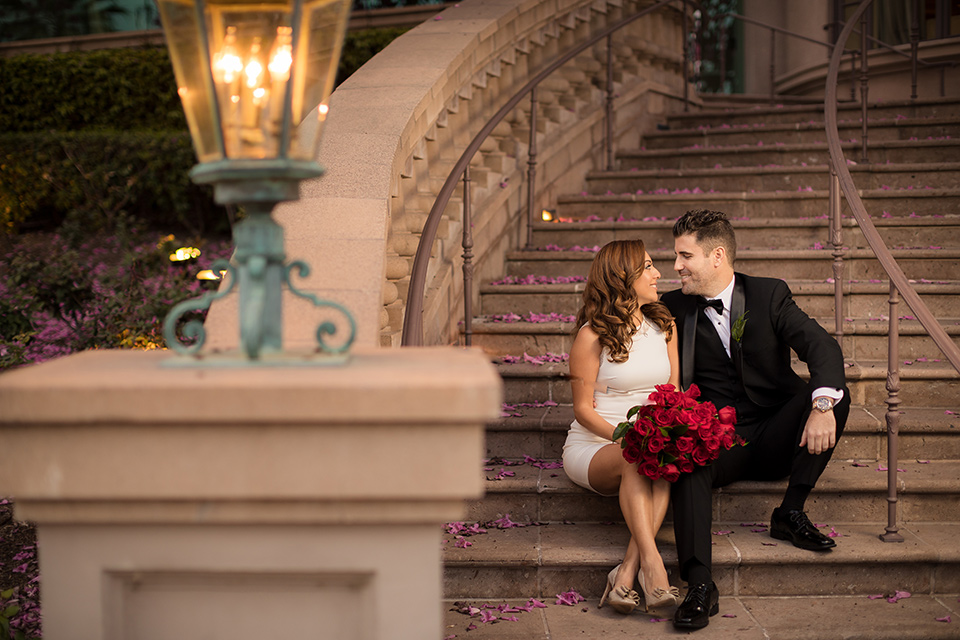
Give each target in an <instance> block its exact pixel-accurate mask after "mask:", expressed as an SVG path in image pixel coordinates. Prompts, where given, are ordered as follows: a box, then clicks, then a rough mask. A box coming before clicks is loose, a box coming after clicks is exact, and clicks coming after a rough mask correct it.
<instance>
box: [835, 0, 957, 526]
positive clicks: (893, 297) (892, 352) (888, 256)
mask: <svg viewBox="0 0 960 640" xmlns="http://www.w3.org/2000/svg"><path fill="white" fill-rule="evenodd" d="M872 2H873V0H863V2H861V3H860V5H859V6H858V7H857V9H856V11H854V13H853V15H852V16H851V17H850V19H849V21H848V23H847V24H846V25H845V26H844V28H843V31H842V32H841V34H840V37H839V38H838V42H846V40H847V38H849V37H850V34H851V33H852V32H853V30H854V27H855V25H856V22H857V21H858V20H861V21H862V22H863V21H865V16H864V14H865V11H866V9H867V7H868V6H869V5H870V4H871V3H872ZM860 35H861V49H862V53H861V56H860V58H861V62H860V64H861V103H862V105H863V107H862V108H863V110H864V115H863V123H864V126H866V108H867V88H866V86H867V56H866V55H863V54H864V53H865V52H866V48H867V47H866V41H867V38H866V29H865V25H864V24H861V28H860ZM840 58H841V52H840V50H839V49H835V50H834V52H833V55H831V57H830V66H829V69H828V71H827V83H826V87H825V97H824V118H825V122H826V134H827V145H828V148H829V151H830V164H831V176H832V180H831V194H832V193H833V191H834V189H835V187H834V183H835V182H838V183H839V190H842V191H843V195H844V197H845V198H846V200H847V204H848V205H849V207H850V210H851V212H852V213H853V216H854V218H855V219H856V221H857V224H858V225H859V226H860V230H861V232H862V233H863V235H864V238H866V240H867V243H868V244H869V245H870V248H871V249H872V250H873V252H874V254H875V255H876V257H877V260H879V262H880V265H881V266H882V267H883V269H884V271H885V272H886V274H887V276H888V277H889V280H890V300H889V303H890V320H889V323H890V324H889V333H888V338H889V352H888V357H887V361H888V364H887V392H888V397H887V400H886V404H887V412H886V416H885V418H886V425H887V437H888V446H887V456H888V460H887V465H888V467H887V469H888V471H887V474H888V475H887V507H888V508H887V527H886V531H885V533H883V534H881V536H880V538H881V539H882V540H884V541H886V542H902V541H903V536H902V535H900V533H899V532H898V527H897V514H896V508H897V459H898V432H899V421H900V416H899V411H898V407H899V405H900V399H899V392H900V368H899V364H900V363H899V353H898V350H899V317H898V315H897V305H898V304H899V298H900V296H901V295H902V296H903V299H904V300H905V301H906V303H907V304H908V305H909V306H910V309H911V310H912V311H913V314H914V316H915V317H916V318H917V319H918V320H919V321H920V324H921V325H922V326H923V328H924V329H925V330H926V331H927V333H928V334H929V335H930V337H931V338H933V341H934V342H935V343H936V345H937V347H939V348H940V350H941V351H942V352H943V354H944V355H945V356H946V358H947V360H948V361H949V362H950V364H951V365H953V367H954V369H956V370H957V371H958V372H960V348H958V347H957V345H955V344H954V343H953V341H952V340H951V339H950V336H949V335H947V332H946V331H945V330H944V329H943V327H942V326H941V325H940V323H939V322H938V321H937V319H936V318H935V317H934V315H933V313H931V312H930V310H929V309H928V308H927V306H926V304H924V302H923V301H922V300H921V299H920V296H919V295H918V294H917V292H916V291H915V290H914V289H913V287H912V286H911V284H910V282H909V281H908V280H907V277H906V276H905V275H904V273H903V270H902V269H901V268H900V265H899V264H897V261H896V259H895V258H894V257H893V254H892V253H890V250H889V249H888V248H887V246H886V243H885V242H884V240H883V238H882V237H881V236H880V233H879V232H878V231H877V228H876V227H875V226H874V224H873V221H872V220H871V219H870V215H869V214H868V213H867V210H866V208H865V207H864V205H863V201H862V200H861V199H860V195H859V194H858V193H857V188H856V186H855V185H854V183H853V178H852V177H851V175H850V171H849V169H848V168H847V160H846V157H845V156H844V154H843V148H842V146H841V142H840V133H839V131H838V128H837V76H838V74H839V71H840ZM865 142H866V141H865V140H864V144H865ZM832 207H834V211H833V212H832V213H833V215H834V225H836V226H835V227H834V228H833V229H832V234H831V235H832V236H833V240H834V246H835V248H836V249H837V250H839V245H840V238H839V225H838V222H839V220H837V219H836V218H838V217H839V216H838V214H839V202H836V203H832ZM838 286H839V283H838ZM838 320H839V316H838Z"/></svg>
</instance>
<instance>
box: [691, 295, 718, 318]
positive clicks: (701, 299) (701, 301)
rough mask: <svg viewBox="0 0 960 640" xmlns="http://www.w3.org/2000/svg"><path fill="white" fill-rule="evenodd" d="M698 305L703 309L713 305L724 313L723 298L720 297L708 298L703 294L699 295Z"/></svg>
mask: <svg viewBox="0 0 960 640" xmlns="http://www.w3.org/2000/svg"><path fill="white" fill-rule="evenodd" d="M697 306H698V307H700V308H701V309H704V308H706V307H713V308H714V309H716V311H717V313H719V314H720V315H723V300H720V299H719V298H717V299H716V300H707V299H706V298H704V297H703V296H697Z"/></svg>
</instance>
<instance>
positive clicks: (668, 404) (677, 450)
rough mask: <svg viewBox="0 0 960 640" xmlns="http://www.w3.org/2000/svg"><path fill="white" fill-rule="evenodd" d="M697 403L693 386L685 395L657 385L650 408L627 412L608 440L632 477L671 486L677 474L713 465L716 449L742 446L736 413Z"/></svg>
mask: <svg viewBox="0 0 960 640" xmlns="http://www.w3.org/2000/svg"><path fill="white" fill-rule="evenodd" d="M698 397H700V389H698V388H697V385H695V384H692V385H690V388H689V389H687V391H685V392H684V391H677V390H676V389H675V388H674V386H673V385H672V384H663V385H659V384H658V385H657V390H656V391H655V392H653V393H651V394H650V401H651V402H652V403H653V404H648V405H644V406H637V407H633V408H632V409H630V411H628V412H627V420H626V421H625V422H621V423H620V424H619V425H618V426H617V429H616V431H614V433H613V439H614V440H620V446H621V447H622V448H623V457H624V459H626V461H627V462H630V463H636V464H637V473H640V474H643V475H645V476H647V477H648V478H650V479H651V480H657V479H659V478H663V479H665V480H667V481H668V482H676V480H677V479H678V478H679V477H680V474H681V473H690V472H691V471H693V469H694V467H696V466H703V465H706V464H710V463H711V462H713V461H714V460H716V459H717V457H718V456H719V455H720V450H721V449H723V450H726V449H729V448H731V447H732V446H734V445H736V444H741V445H742V444H745V442H744V441H743V439H742V438H741V437H740V436H738V435H737V434H736V432H735V431H734V425H736V423H737V412H736V410H735V409H734V408H733V407H723V408H721V409H720V410H719V411H718V410H717V409H716V407H714V406H713V403H712V402H697V398H698ZM634 418H635V419H634Z"/></svg>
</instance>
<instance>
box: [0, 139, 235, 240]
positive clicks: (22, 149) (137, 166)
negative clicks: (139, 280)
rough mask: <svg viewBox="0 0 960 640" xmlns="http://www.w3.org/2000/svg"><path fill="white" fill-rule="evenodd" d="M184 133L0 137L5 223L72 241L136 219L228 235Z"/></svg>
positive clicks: (0, 201) (1, 220)
mask: <svg viewBox="0 0 960 640" xmlns="http://www.w3.org/2000/svg"><path fill="white" fill-rule="evenodd" d="M195 163H196V156H195V155H194V151H193V147H192V146H191V142H190V136H189V135H188V134H187V133H186V132H185V131H138V132H130V133H126V132H115V131H82V132H50V133H23V134H7V135H0V224H2V225H3V227H4V228H5V230H6V231H7V232H8V233H16V231H17V230H18V228H19V227H20V225H22V223H24V222H27V221H33V222H37V223H44V226H47V227H50V226H55V225H56V223H61V224H62V228H61V231H62V232H63V234H64V235H65V236H66V237H67V238H69V239H72V240H77V239H79V238H81V237H83V236H84V235H86V234H89V233H96V232H98V231H121V230H123V229H124V228H126V227H128V226H130V224H131V223H133V222H134V221H136V222H137V226H140V227H147V228H158V227H165V228H167V227H168V228H174V229H182V230H184V231H186V232H188V233H190V234H191V235H204V234H208V233H220V232H223V231H225V229H226V226H227V224H228V219H227V215H226V212H225V211H224V210H223V208H222V207H219V206H217V205H215V204H214V203H213V199H212V195H211V189H210V187H206V186H203V187H201V186H197V185H194V184H193V183H192V182H191V181H190V179H189V177H188V175H187V172H188V171H189V170H190V168H191V167H192V166H193V165H194V164H195Z"/></svg>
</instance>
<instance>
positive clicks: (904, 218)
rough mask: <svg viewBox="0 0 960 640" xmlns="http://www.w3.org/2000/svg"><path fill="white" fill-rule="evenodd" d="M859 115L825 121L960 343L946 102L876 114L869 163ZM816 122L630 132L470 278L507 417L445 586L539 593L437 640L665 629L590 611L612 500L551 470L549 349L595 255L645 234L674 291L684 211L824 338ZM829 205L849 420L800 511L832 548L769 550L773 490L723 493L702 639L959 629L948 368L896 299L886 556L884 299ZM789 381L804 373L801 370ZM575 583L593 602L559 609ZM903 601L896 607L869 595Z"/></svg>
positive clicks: (770, 116) (792, 117) (453, 544)
mask: <svg viewBox="0 0 960 640" xmlns="http://www.w3.org/2000/svg"><path fill="white" fill-rule="evenodd" d="M859 113H860V111H859V107H856V106H850V107H841V110H840V115H839V120H840V121H841V125H840V126H841V138H842V139H845V140H849V141H848V142H846V143H845V145H844V146H845V153H846V154H847V156H848V158H849V159H850V160H851V161H855V162H856V164H851V166H850V169H851V172H852V174H853V178H854V180H855V182H856V184H857V186H858V188H860V189H861V195H862V198H863V200H864V204H865V205H866V207H867V210H868V211H869V212H870V213H871V215H872V216H873V218H874V222H875V223H876V225H877V227H878V229H879V230H880V232H881V234H882V235H883V237H884V238H885V239H886V241H887V243H888V246H890V247H891V248H892V250H893V253H894V255H895V257H896V258H897V260H898V261H899V263H900V265H901V266H902V268H903V269H904V271H905V273H906V274H907V276H908V277H909V278H911V279H913V280H914V281H915V282H916V287H917V290H918V291H919V292H920V293H921V295H922V297H923V299H924V300H925V301H926V302H927V304H928V305H929V306H930V308H931V309H932V311H933V313H934V314H935V315H936V316H937V317H938V318H939V319H940V321H941V323H942V325H943V326H944V328H945V329H946V330H947V332H948V333H949V334H950V335H951V336H954V339H955V340H956V341H958V342H960V268H958V267H960V162H957V160H960V104H958V103H957V102H954V101H949V100H931V101H926V102H918V103H916V104H909V103H899V104H898V103H885V104H882V105H876V106H875V107H873V108H871V110H870V128H869V142H870V148H869V163H863V162H860V158H859V137H860V123H859ZM823 128H824V127H823V115H822V107H818V106H804V105H796V106H783V107H778V108H771V107H754V108H740V109H736V110H733V109H730V110H726V109H720V108H716V109H709V110H704V111H701V112H699V113H691V114H684V115H675V116H672V117H670V118H669V119H668V120H666V121H665V122H663V123H661V126H660V127H658V130H657V131H655V132H653V133H650V134H649V135H646V136H645V137H644V140H643V142H644V146H643V147H642V148H640V149H634V150H621V151H620V152H619V153H618V155H617V159H618V163H619V167H618V169H617V170H615V171H603V172H594V173H591V174H590V175H589V176H588V178H587V184H586V185H585V186H584V191H582V192H580V193H570V194H567V195H562V196H560V197H559V198H558V200H557V202H556V206H555V207H554V209H555V219H554V221H553V222H543V223H539V224H537V225H536V227H535V229H534V246H533V247H529V248H526V249H522V250H517V251H514V252H512V253H510V254H509V255H508V257H507V264H506V267H505V274H504V278H502V279H501V280H499V281H497V282H493V283H486V284H483V285H481V289H480V293H481V296H480V298H481V301H480V310H479V313H480V314H482V315H481V316H480V317H478V318H477V319H476V320H475V321H474V323H473V331H474V336H473V342H474V345H479V346H480V347H482V348H483V349H484V350H486V351H487V352H488V353H489V354H490V355H491V357H493V358H494V359H495V361H496V362H498V366H499V368H500V371H501V374H502V377H503V379H504V383H505V402H506V404H505V407H504V417H503V418H502V419H501V420H499V421H498V422H496V423H494V424H491V425H489V426H488V429H487V455H488V456H489V460H488V462H487V464H486V466H485V473H486V476H487V494H486V497H485V498H484V499H483V500H481V501H478V502H476V503H474V504H471V505H469V509H468V516H467V520H466V522H465V525H464V526H467V527H469V526H471V525H473V524H475V523H480V525H481V526H483V527H484V528H485V530H486V532H485V533H482V534H479V533H472V534H471V532H470V530H469V529H468V530H466V531H459V532H458V531H456V530H455V528H452V529H451V531H450V532H449V533H448V534H447V535H444V540H445V541H446V542H445V543H444V558H445V570H444V579H445V593H446V597H447V598H449V599H450V600H451V601H471V602H481V601H491V602H493V603H499V602H504V601H507V602H515V603H519V604H523V603H524V602H526V601H527V599H529V598H531V597H533V598H539V599H542V600H543V601H544V602H546V603H547V605H548V607H547V608H546V609H535V610H533V612H526V611H524V610H523V609H521V613H520V614H506V615H508V616H509V615H513V617H517V618H518V619H517V620H516V621H511V622H510V624H509V625H508V624H506V623H504V624H499V623H493V624H492V625H491V624H481V623H480V622H478V621H477V619H476V616H475V617H473V618H467V617H465V616H464V615H463V614H462V613H458V612H455V611H451V612H449V613H448V614H447V624H448V630H447V633H448V634H449V635H456V637H464V635H465V634H464V633H462V632H463V631H464V630H465V629H466V627H467V625H468V624H470V623H471V621H473V622H474V623H476V624H475V626H476V627H477V629H476V630H471V632H470V636H469V637H471V638H487V637H489V638H499V637H511V638H513V637H516V638H541V637H542V638H561V637H563V638H566V637H571V638H572V637H578V638H582V637H598V636H605V635H608V634H611V635H612V634H618V635H619V634H620V633H627V632H628V633H631V634H633V635H638V634H639V635H641V637H660V636H661V635H669V634H672V633H674V630H673V628H672V626H671V625H670V624H669V623H668V622H664V623H663V624H655V625H645V626H638V624H637V620H639V621H641V622H642V621H645V620H646V619H647V618H644V617H643V616H640V617H639V618H638V617H637V616H638V614H635V615H634V616H630V617H627V618H624V617H623V616H619V615H617V614H615V613H613V612H611V611H609V610H608V609H601V610H599V611H598V610H596V608H595V606H594V605H595V603H596V600H597V598H598V597H599V596H600V594H601V593H602V590H603V584H604V577H605V574H606V572H607V571H609V570H610V568H612V567H613V566H614V565H616V564H617V562H618V561H619V558H620V554H621V553H622V550H623V547H624V545H625V544H626V541H627V540H628V537H629V534H628V532H627V529H626V526H625V525H624V524H623V520H622V517H621V516H620V513H619V507H618V504H617V502H616V500H615V499H604V498H599V497H597V496H595V495H592V494H589V493H588V492H586V491H584V490H582V489H580V488H579V487H577V486H576V485H573V484H572V483H571V482H570V481H569V480H567V478H566V476H565V475H564V473H563V470H562V469H560V468H557V467H558V464H557V462H558V460H559V458H560V451H561V446H562V443H563V440H564V438H565V435H566V430H567V427H568V425H569V423H570V421H571V420H572V419H573V412H572V408H571V406H570V402H571V395H570V388H569V384H568V382H567V380H566V378H565V375H566V373H567V366H566V364H565V355H566V354H567V353H568V352H569V348H570V345H571V343H572V335H571V331H572V329H573V325H572V323H571V320H572V318H571V316H573V315H574V314H576V312H577V309H578V307H579V303H580V293H581V291H582V288H583V282H582V280H583V279H584V278H585V276H586V274H587V271H588V269H589V266H590V262H591V260H592V259H593V256H594V253H593V251H591V250H590V249H592V248H593V247H595V246H597V245H602V244H604V243H606V242H608V241H611V240H614V239H618V238H636V237H639V238H641V239H643V240H644V242H645V243H646V246H647V249H648V251H649V252H650V254H651V256H652V257H653V259H654V262H655V264H656V265H657V267H658V268H659V269H660V271H661V273H662V274H663V278H662V279H661V280H660V289H661V291H662V292H663V291H668V290H671V289H674V288H677V286H678V285H679V283H678V281H677V279H676V274H675V273H674V272H673V270H672V266H673V250H672V246H673V240H672V236H671V228H672V225H673V220H675V219H676V218H677V217H678V216H679V215H681V214H682V213H683V212H684V211H686V210H688V209H691V208H697V207H707V208H712V209H719V210H722V211H725V212H726V213H727V214H728V215H729V216H730V217H731V219H732V220H733V223H734V226H735V228H736V229H737V235H738V242H739V245H740V247H739V250H738V261H737V269H738V270H739V271H742V272H745V273H749V274H753V275H762V276H771V277H780V278H783V279H785V280H787V281H788V283H789V285H790V287H791V289H792V290H793V292H794V296H795V299H796V300H797V302H798V304H799V305H800V306H801V307H802V308H803V309H805V310H806V311H807V313H809V314H810V315H811V316H813V317H815V318H817V319H818V320H819V321H820V322H821V324H822V325H823V326H824V327H826V328H827V330H828V331H830V332H833V331H834V297H833V296H834V285H833V284H832V276H833V271H832V262H833V255H832V250H833V247H832V245H830V244H829V231H828V220H827V213H828V206H827V202H828V191H827V179H828V169H827V164H826V163H827V157H828V155H827V145H826V142H825V140H826V136H825V133H824V131H823ZM843 211H844V237H843V244H844V246H845V247H846V248H847V249H846V251H845V256H844V265H845V268H844V272H843V281H844V282H843V289H844V292H845V297H844V308H843V318H844V325H843V333H844V337H843V350H844V354H845V357H846V361H847V379H848V384H849V386H850V390H851V393H852V397H853V407H852V410H851V415H850V419H849V422H848V426H847V429H846V433H845V434H844V437H843V439H842V440H841V442H840V443H839V444H838V445H837V451H836V453H835V455H834V458H833V462H832V463H831V465H830V466H829V467H828V468H827V471H826V474H825V475H824V477H823V478H822V480H821V483H820V485H819V486H818V487H817V490H816V491H815V493H814V494H813V495H812V496H811V498H810V500H809V501H808V503H807V504H808V512H809V513H810V516H811V518H812V519H813V520H814V521H815V522H816V523H818V524H821V525H822V526H823V527H824V530H825V531H829V532H832V535H836V536H838V537H840V539H839V540H838V548H837V549H836V550H835V551H833V552H831V553H828V554H822V555H818V554H812V553H810V552H804V551H800V550H797V549H794V548H793V547H792V546H790V545H785V544H783V543H780V544H774V542H775V541H773V540H772V539H771V538H770V537H769V535H768V534H767V533H766V532H765V529H766V524H767V523H768V522H769V517H770V513H771V511H772V509H773V508H774V506H776V505H777V504H778V503H779V499H780V496H781V495H782V491H783V488H784V487H785V482H780V483H754V482H739V483H736V484H734V485H732V486H730V487H726V488H724V489H722V490H719V491H718V492H717V494H716V497H715V501H714V521H715V522H714V529H715V532H716V533H715V545H716V546H715V550H714V565H715V566H714V573H715V577H716V580H717V582H718V585H719V587H720V591H721V595H722V596H723V601H722V605H721V607H722V610H721V613H724V614H727V616H728V617H726V618H723V617H720V616H718V617H716V618H713V619H712V622H711V626H710V627H709V631H707V632H703V635H704V637H727V636H726V635H724V634H726V633H729V634H730V637H738V638H742V637H766V638H801V637H802V638H818V637H823V638H834V637H864V638H884V637H897V638H958V637H960V626H958V625H960V603H958V598H957V594H958V593H960V542H957V541H958V540H960V415H958V414H960V375H958V374H957V372H956V371H954V370H953V368H952V367H950V365H949V364H948V363H946V362H945V360H944V359H943V356H942V354H941V353H940V351H939V350H938V349H937V348H936V346H935V345H934V344H933V342H932V340H930V339H929V337H927V336H926V334H925V333H924V331H923V330H922V327H920V326H919V323H917V322H916V321H915V320H913V319H912V315H911V314H912V312H911V311H910V309H909V308H908V307H906V306H905V305H903V304H901V305H900V309H899V314H898V315H900V316H902V317H903V319H902V321H901V338H900V349H901V352H900V356H901V360H902V362H903V365H902V366H901V379H902V389H901V392H900V399H901V401H902V404H901V411H902V416H901V426H900V460H901V462H900V464H899V465H898V468H899V469H902V470H903V471H902V472H901V473H899V476H898V482H899V488H900V496H899V503H898V506H897V509H898V513H899V523H900V527H901V530H900V531H901V533H902V534H903V536H904V538H905V539H906V540H905V542H903V543H899V544H894V543H884V542H882V541H880V540H879V539H878V534H880V533H882V532H883V531H884V527H885V525H886V518H887V515H886V514H887V501H886V499H885V498H886V494H887V488H886V478H887V474H886V473H884V472H882V470H883V469H884V468H885V467H886V455H887V453H886V451H887V444H886V426H885V421H884V415H885V412H886V405H885V404H884V400H885V399H886V396H887V394H886V390H885V384H886V375H887V374H886V368H887V367H886V362H887V346H886V344H887V338H886V331H887V314H888V313H889V306H888V298H889V292H888V285H887V283H886V279H885V277H884V274H883V272H882V269H881V268H880V265H879V263H878V262H877V261H876V260H875V259H874V258H873V254H872V252H871V251H870V249H869V248H868V247H867V245H866V242H865V240H864V238H863V236H862V234H861V233H860V231H859V229H858V227H857V225H856V223H855V221H854V219H853V218H852V216H851V215H850V214H849V210H848V209H847V208H846V204H845V203H844V209H843ZM797 368H798V370H799V371H801V373H802V372H803V365H802V363H799V362H798V363H797ZM515 525H525V526H515ZM671 526H672V525H671V522H670V515H669V513H668V516H667V522H666V523H665V525H664V527H663V529H662V530H661V532H660V535H659V538H658V540H659V542H660V548H661V551H662V553H663V555H664V558H665V562H666V565H667V567H668V569H669V570H670V571H671V579H672V580H674V581H675V582H676V583H677V584H678V585H680V584H681V583H680V582H679V577H678V576H677V572H676V568H675V567H676V553H675V547H674V543H673V532H672V528H671ZM474 531H475V529H474ZM570 589H575V590H576V591H577V592H579V593H580V594H582V595H583V596H585V597H586V598H587V599H588V601H587V602H586V603H584V604H581V605H579V606H576V607H564V606H556V605H554V604H553V602H554V600H555V596H556V594H560V593H563V592H566V591H568V590H570ZM898 591H905V592H910V593H911V597H910V598H908V599H898V598H894V600H896V602H888V601H887V599H886V598H877V597H876V596H878V595H880V594H883V595H884V596H893V595H895V594H896V593H897V592H898ZM870 596H874V598H870ZM586 605H590V606H589V607H587V606H586ZM494 613H495V614H497V615H499V616H501V617H503V616H504V615H505V614H503V613H497V612H496V611H494ZM951 614H952V616H953V621H952V622H945V619H946V618H947V617H948V616H950V615H951ZM669 615H670V614H669V613H668V614H666V615H665V617H669ZM488 617H489V616H488ZM938 619H939V620H938ZM511 625H512V626H511ZM584 634H586V635H584ZM715 634H721V635H720V636H717V635H715Z"/></svg>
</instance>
